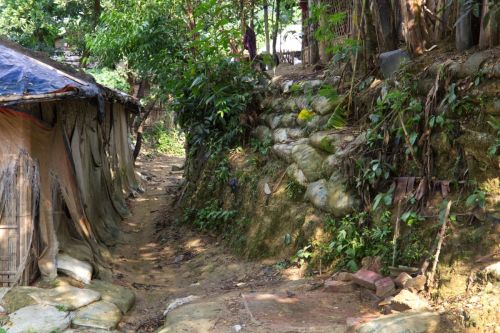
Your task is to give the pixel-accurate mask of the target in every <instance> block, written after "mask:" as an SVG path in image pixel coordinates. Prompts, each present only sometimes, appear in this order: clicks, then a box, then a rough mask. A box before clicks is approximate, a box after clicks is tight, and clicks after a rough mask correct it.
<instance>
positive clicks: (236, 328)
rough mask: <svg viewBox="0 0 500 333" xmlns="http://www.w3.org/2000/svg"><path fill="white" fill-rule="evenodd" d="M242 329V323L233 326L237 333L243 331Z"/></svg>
mask: <svg viewBox="0 0 500 333" xmlns="http://www.w3.org/2000/svg"><path fill="white" fill-rule="evenodd" d="M242 329H243V327H242V326H241V325H234V326H233V327H232V330H233V332H235V333H239V332H241V330H242Z"/></svg>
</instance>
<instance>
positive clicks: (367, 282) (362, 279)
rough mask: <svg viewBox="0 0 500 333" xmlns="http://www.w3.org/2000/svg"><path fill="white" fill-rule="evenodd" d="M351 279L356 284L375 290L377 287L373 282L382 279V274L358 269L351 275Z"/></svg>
mask: <svg viewBox="0 0 500 333" xmlns="http://www.w3.org/2000/svg"><path fill="white" fill-rule="evenodd" d="M352 279H353V281H354V283H356V284H357V285H360V286H362V287H365V288H368V289H371V290H376V289H377V287H376V286H375V282H377V281H378V280H380V279H382V276H381V275H380V274H377V273H375V272H372V271H368V270H366V269H360V270H359V271H357V272H356V273H355V274H354V275H353V276H352Z"/></svg>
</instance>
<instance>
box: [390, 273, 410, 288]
mask: <svg viewBox="0 0 500 333" xmlns="http://www.w3.org/2000/svg"><path fill="white" fill-rule="evenodd" d="M411 279H412V277H411V275H410V274H408V273H406V272H401V273H400V274H399V275H398V277H397V278H395V279H394V283H395V284H396V286H397V287H399V288H404V287H405V285H406V282H408V281H409V280H411Z"/></svg>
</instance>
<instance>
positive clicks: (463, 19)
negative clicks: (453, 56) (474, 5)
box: [455, 3, 474, 51]
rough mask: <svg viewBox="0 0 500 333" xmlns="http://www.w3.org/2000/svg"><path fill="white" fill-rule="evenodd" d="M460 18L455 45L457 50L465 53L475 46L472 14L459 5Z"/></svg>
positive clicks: (462, 5)
mask: <svg viewBox="0 0 500 333" xmlns="http://www.w3.org/2000/svg"><path fill="white" fill-rule="evenodd" d="M458 6H459V7H458V17H459V21H458V22H457V28H456V36H455V45H456V48H457V50H459V51H465V50H467V49H470V48H471V47H472V46H473V45H474V38H473V35H472V12H471V11H470V10H469V11H468V9H467V8H466V7H465V6H464V4H461V3H459V5H458Z"/></svg>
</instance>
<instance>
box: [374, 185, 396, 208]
mask: <svg viewBox="0 0 500 333" xmlns="http://www.w3.org/2000/svg"><path fill="white" fill-rule="evenodd" d="M394 189H395V186H394V185H393V186H391V187H390V188H389V191H387V192H384V193H379V194H377V195H376V196H375V199H374V200H373V206H372V209H373V210H377V208H379V206H380V204H383V205H384V206H385V207H387V208H389V207H390V206H391V205H392V197H393V195H394Z"/></svg>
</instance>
